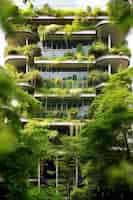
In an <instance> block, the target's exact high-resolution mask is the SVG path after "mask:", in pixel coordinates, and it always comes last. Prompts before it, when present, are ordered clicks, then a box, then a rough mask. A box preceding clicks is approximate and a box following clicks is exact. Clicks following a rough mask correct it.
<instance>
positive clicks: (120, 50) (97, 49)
mask: <svg viewBox="0 0 133 200" xmlns="http://www.w3.org/2000/svg"><path fill="white" fill-rule="evenodd" d="M88 51H89V54H93V55H95V56H96V58H97V57H99V56H102V55H106V54H117V55H127V56H129V57H130V56H131V51H130V49H129V48H128V47H127V46H126V45H123V44H122V45H119V46H118V47H112V48H110V49H108V48H107V46H106V45H105V44H104V43H103V42H95V43H93V45H92V46H91V47H90V48H89V50H88Z"/></svg>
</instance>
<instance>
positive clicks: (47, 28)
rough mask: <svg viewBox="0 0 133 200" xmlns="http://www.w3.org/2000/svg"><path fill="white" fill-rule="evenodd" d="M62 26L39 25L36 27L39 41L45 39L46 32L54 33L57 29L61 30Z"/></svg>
mask: <svg viewBox="0 0 133 200" xmlns="http://www.w3.org/2000/svg"><path fill="white" fill-rule="evenodd" d="M61 29H62V26H61V25H57V24H50V25H48V26H43V25H40V26H39V27H38V34H39V37H40V40H41V41H44V40H46V38H47V36H48V34H54V33H56V32H57V31H59V30H61Z"/></svg>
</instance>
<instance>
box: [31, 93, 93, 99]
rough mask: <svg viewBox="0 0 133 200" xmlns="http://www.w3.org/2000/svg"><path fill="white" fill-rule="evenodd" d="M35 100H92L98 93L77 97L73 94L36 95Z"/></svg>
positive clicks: (83, 94)
mask: <svg viewBox="0 0 133 200" xmlns="http://www.w3.org/2000/svg"><path fill="white" fill-rule="evenodd" d="M34 97H35V98H39V99H46V98H48V99H61V98H63V99H66V100H69V99H90V98H95V97H96V93H81V94H77V95H73V94H65V95H62V94H42V93H35V94H34Z"/></svg>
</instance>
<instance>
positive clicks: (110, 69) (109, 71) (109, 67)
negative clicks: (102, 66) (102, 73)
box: [108, 64, 112, 75]
mask: <svg viewBox="0 0 133 200" xmlns="http://www.w3.org/2000/svg"><path fill="white" fill-rule="evenodd" d="M111 71H112V67H111V64H108V74H109V75H111Z"/></svg>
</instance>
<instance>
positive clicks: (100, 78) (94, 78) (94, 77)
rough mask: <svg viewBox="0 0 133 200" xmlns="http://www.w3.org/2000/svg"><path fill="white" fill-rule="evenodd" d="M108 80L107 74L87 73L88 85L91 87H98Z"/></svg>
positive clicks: (94, 71) (100, 72) (98, 72)
mask: <svg viewBox="0 0 133 200" xmlns="http://www.w3.org/2000/svg"><path fill="white" fill-rule="evenodd" d="M108 79H109V75H108V73H107V72H102V71H96V70H93V71H91V72H90V73H89V76H88V84H89V85H91V86H95V85H98V84H100V83H102V82H105V81H107V80H108Z"/></svg>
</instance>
